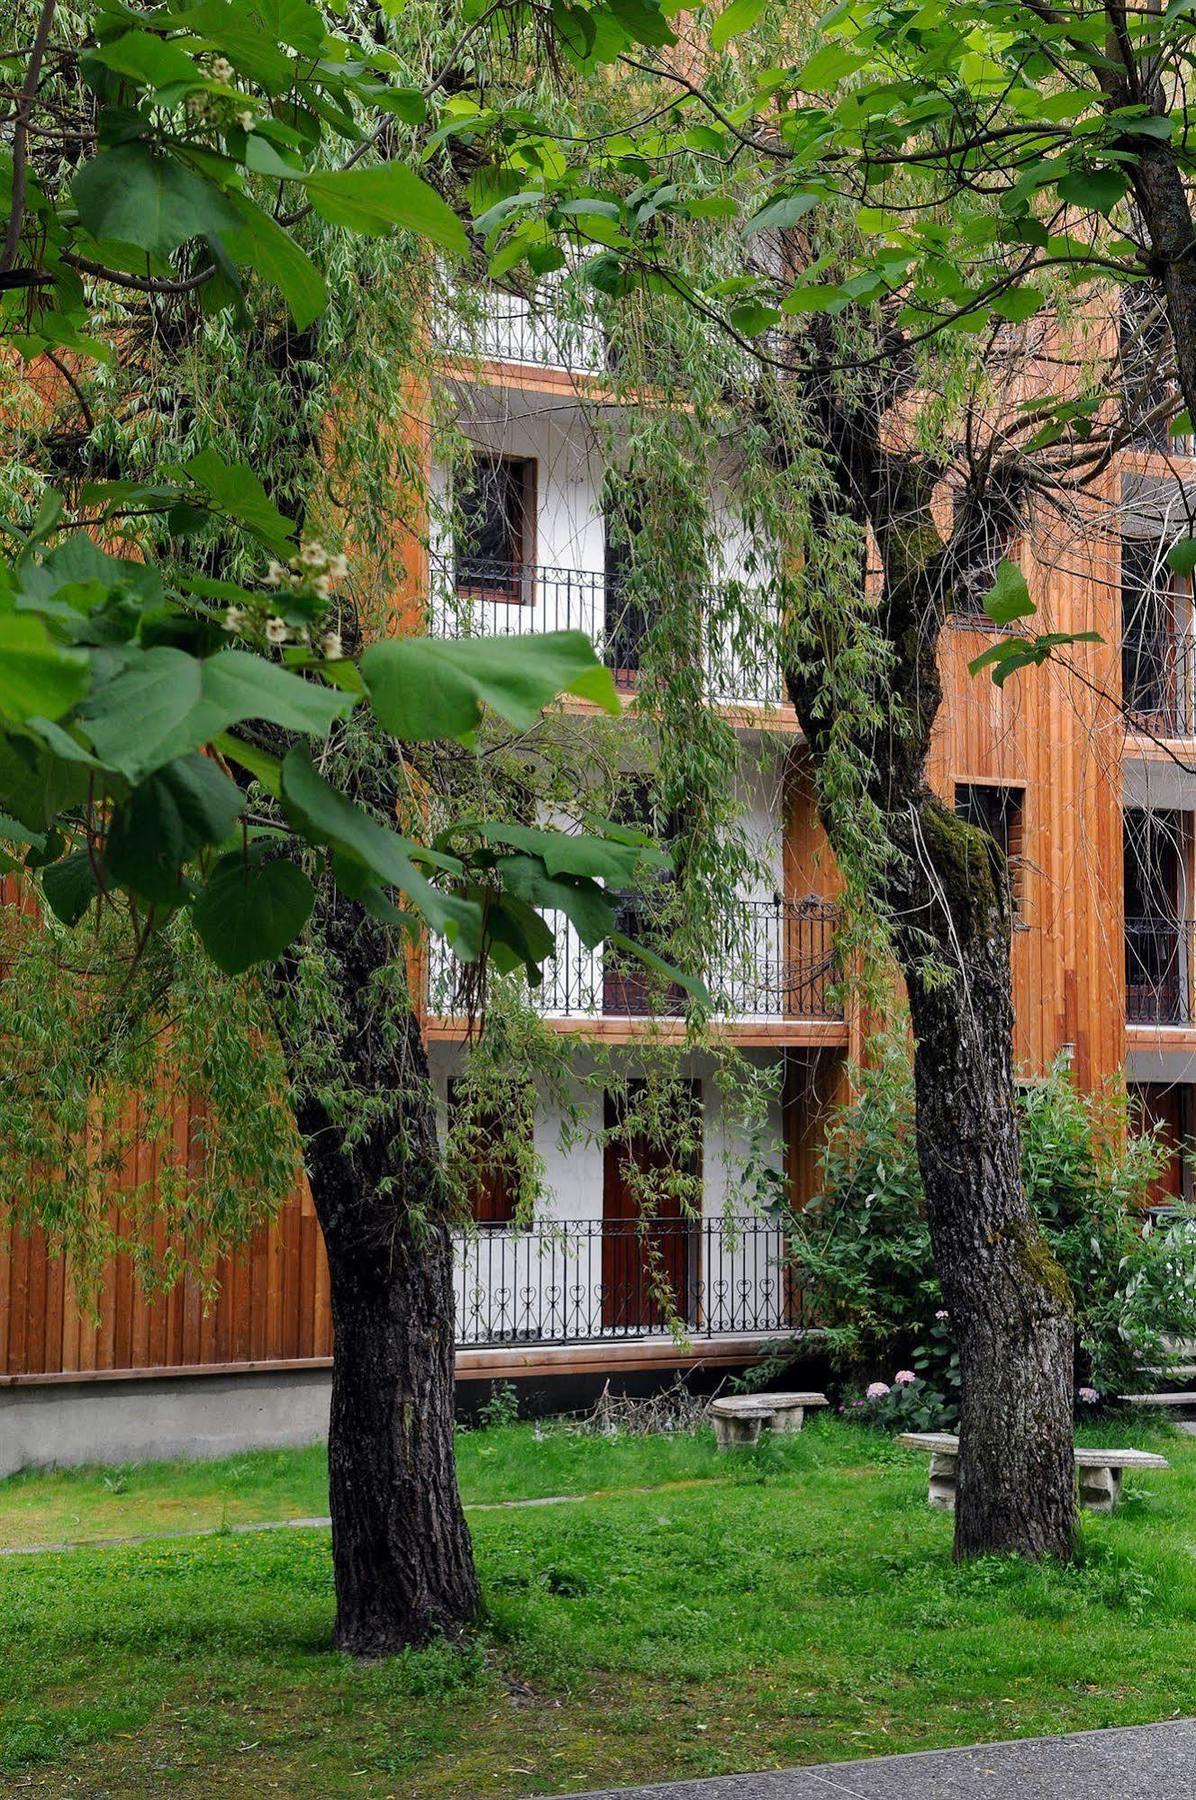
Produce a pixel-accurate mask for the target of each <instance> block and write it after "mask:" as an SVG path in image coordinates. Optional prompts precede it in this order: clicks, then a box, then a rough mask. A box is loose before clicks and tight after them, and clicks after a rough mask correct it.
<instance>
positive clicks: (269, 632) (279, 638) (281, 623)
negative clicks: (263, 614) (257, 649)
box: [266, 615, 291, 644]
mask: <svg viewBox="0 0 1196 1800" xmlns="http://www.w3.org/2000/svg"><path fill="white" fill-rule="evenodd" d="M290 635H291V628H290V626H289V625H288V624H287V622H286V620H285V619H280V618H278V617H277V615H275V617H273V618H270V619H267V620H266V640H267V642H268V643H271V644H285V643H286V641H287V639H288V638H289V637H290Z"/></svg>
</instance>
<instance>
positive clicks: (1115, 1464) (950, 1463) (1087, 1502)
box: [897, 1431, 1171, 1513]
mask: <svg viewBox="0 0 1196 1800" xmlns="http://www.w3.org/2000/svg"><path fill="white" fill-rule="evenodd" d="M897 1442H898V1443H899V1444H907V1445H908V1446H909V1447H910V1449H911V1450H929V1452H930V1485H929V1487H928V1488H927V1490H926V1498H927V1500H928V1501H929V1502H930V1504H931V1506H942V1507H946V1508H947V1509H948V1510H952V1511H953V1510H954V1507H955V1476H956V1467H957V1464H958V1462H959V1439H958V1437H956V1436H955V1435H954V1434H953V1433H952V1432H950V1431H903V1432H902V1433H901V1435H900V1436H899V1437H898V1439H897ZM1075 1458H1076V1476H1077V1479H1078V1481H1079V1488H1080V1505H1081V1506H1085V1507H1087V1508H1088V1510H1089V1512H1102V1513H1111V1512H1112V1511H1113V1509H1114V1508H1115V1507H1116V1506H1117V1504H1118V1502H1119V1501H1120V1499H1121V1478H1122V1476H1123V1474H1124V1473H1125V1471H1126V1470H1127V1469H1169V1468H1170V1467H1171V1465H1170V1463H1169V1462H1168V1461H1167V1458H1166V1457H1165V1456H1154V1455H1152V1453H1151V1452H1150V1451H1149V1450H1099V1449H1098V1450H1090V1449H1087V1448H1084V1449H1077V1450H1076V1453H1075Z"/></svg>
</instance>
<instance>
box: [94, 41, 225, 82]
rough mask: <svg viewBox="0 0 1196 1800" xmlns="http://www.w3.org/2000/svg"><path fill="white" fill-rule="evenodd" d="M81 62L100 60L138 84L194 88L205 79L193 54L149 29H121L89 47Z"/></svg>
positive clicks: (97, 61)
mask: <svg viewBox="0 0 1196 1800" xmlns="http://www.w3.org/2000/svg"><path fill="white" fill-rule="evenodd" d="M82 61H83V65H84V69H85V70H86V68H87V65H88V64H89V63H102V64H103V66H104V68H106V69H111V70H112V71H113V73H114V74H116V75H128V76H130V77H131V78H132V79H133V80H134V81H137V82H140V84H141V85H142V87H149V88H162V87H170V86H173V85H176V84H181V85H186V86H192V87H197V86H199V85H200V84H201V83H202V82H203V81H205V80H206V79H207V78H206V77H205V75H204V73H203V71H202V69H201V68H200V67H199V64H198V63H197V62H196V61H195V59H194V57H191V56H188V55H187V52H186V51H185V50H184V49H182V48H181V47H180V45H178V44H175V43H171V42H170V41H169V40H168V39H166V38H160V37H157V36H156V35H155V34H154V33H153V32H152V31H125V32H122V33H121V35H120V37H117V38H109V40H108V41H107V42H106V43H103V44H98V45H97V46H96V47H95V49H93V50H89V51H88V52H87V54H86V55H85V56H84V57H83V58H82Z"/></svg>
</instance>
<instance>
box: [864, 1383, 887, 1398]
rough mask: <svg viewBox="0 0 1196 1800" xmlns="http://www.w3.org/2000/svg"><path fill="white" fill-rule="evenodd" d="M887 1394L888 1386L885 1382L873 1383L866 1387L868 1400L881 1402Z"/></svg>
mask: <svg viewBox="0 0 1196 1800" xmlns="http://www.w3.org/2000/svg"><path fill="white" fill-rule="evenodd" d="M888 1392H889V1384H888V1382H887V1381H873V1382H870V1383H869V1385H868V1398H869V1400H883V1399H884V1397H885V1395H886V1394H887V1393H888Z"/></svg>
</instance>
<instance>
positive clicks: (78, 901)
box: [39, 850, 100, 925]
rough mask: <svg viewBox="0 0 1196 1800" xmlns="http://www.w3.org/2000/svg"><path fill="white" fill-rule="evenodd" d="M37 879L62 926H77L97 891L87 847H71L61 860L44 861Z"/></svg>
mask: <svg viewBox="0 0 1196 1800" xmlns="http://www.w3.org/2000/svg"><path fill="white" fill-rule="evenodd" d="M39 879H40V881H41V884H42V892H43V893H44V894H45V896H46V903H47V905H48V906H49V908H50V911H51V912H52V913H53V914H54V916H55V918H58V919H61V920H62V923H63V924H64V925H77V924H78V923H79V920H80V919H81V918H82V917H83V915H84V913H85V912H86V911H87V909H88V907H89V906H90V905H91V903H92V901H93V900H94V899H95V897H96V895H97V894H98V893H99V891H100V886H99V882H98V881H97V879H96V871H95V865H94V863H93V861H92V858H91V855H90V853H89V852H88V851H86V850H72V852H71V854H70V855H69V856H64V857H63V858H62V860H61V862H56V863H47V865H46V867H45V868H44V869H42V870H41V871H40V875H39Z"/></svg>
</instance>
